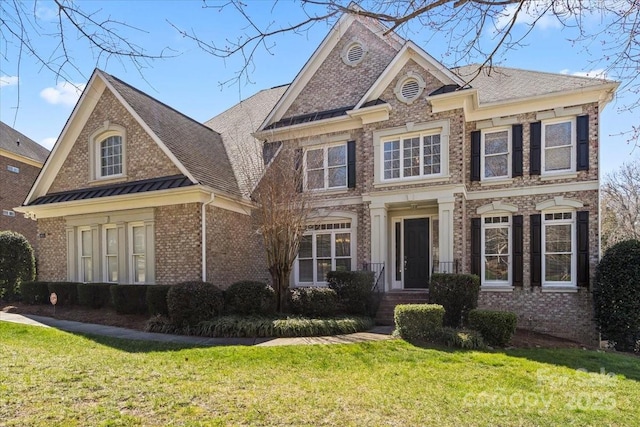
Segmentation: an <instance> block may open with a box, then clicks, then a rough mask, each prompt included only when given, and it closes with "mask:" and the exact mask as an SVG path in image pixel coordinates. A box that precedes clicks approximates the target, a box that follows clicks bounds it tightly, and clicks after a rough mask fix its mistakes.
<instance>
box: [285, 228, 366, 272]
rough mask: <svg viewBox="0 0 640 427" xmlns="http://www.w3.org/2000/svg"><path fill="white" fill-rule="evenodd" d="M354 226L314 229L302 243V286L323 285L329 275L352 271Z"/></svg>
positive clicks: (308, 231) (306, 234) (299, 270)
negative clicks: (352, 234)
mask: <svg viewBox="0 0 640 427" xmlns="http://www.w3.org/2000/svg"><path fill="white" fill-rule="evenodd" d="M352 252H353V251H352V249H351V223H349V222H345V223H335V224H321V225H315V226H310V227H308V228H307V232H306V233H305V234H304V236H303V237H302V239H301V241H300V249H299V251H298V269H297V271H298V277H297V280H296V281H297V282H298V283H300V284H306V285H310V284H323V283H326V281H327V278H326V276H327V273H328V272H329V271H351V269H352V266H353V262H352Z"/></svg>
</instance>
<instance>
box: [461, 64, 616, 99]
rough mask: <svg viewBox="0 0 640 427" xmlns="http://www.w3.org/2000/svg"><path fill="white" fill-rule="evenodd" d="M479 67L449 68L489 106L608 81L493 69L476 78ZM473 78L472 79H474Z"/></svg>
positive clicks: (503, 68)
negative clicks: (467, 82)
mask: <svg viewBox="0 0 640 427" xmlns="http://www.w3.org/2000/svg"><path fill="white" fill-rule="evenodd" d="M479 67H480V64H470V65H465V66H462V67H457V68H453V69H452V70H451V71H453V72H454V73H455V74H456V75H458V76H459V77H460V78H461V79H463V80H465V81H469V80H471V79H473V80H471V82H470V85H471V87H472V88H474V89H477V91H478V98H479V103H480V104H490V103H498V102H505V101H510V100H518V99H523V98H531V97H535V96H542V95H552V94H554V93H561V92H567V91H575V90H580V89H586V88H595V87H597V86H601V85H602V84H606V83H614V82H613V81H611V80H605V79H599V78H593V77H580V76H572V75H568V74H557V73H549V72H542V71H532V70H522V69H518V68H508V67H499V66H493V67H491V69H488V68H484V69H483V70H482V71H481V72H480V74H478V76H477V77H475V75H476V74H477V70H478V68H479ZM474 77H475V78H474Z"/></svg>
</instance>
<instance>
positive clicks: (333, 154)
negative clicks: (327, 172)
mask: <svg viewBox="0 0 640 427" xmlns="http://www.w3.org/2000/svg"><path fill="white" fill-rule="evenodd" d="M327 156H328V161H329V166H341V165H346V164H347V146H346V145H340V146H338V147H329V148H328V149H327Z"/></svg>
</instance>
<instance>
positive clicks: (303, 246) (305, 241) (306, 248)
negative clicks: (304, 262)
mask: <svg viewBox="0 0 640 427" xmlns="http://www.w3.org/2000/svg"><path fill="white" fill-rule="evenodd" d="M312 244H313V236H302V239H300V250H299V251H298V256H299V257H300V258H311V257H312V256H313V247H312Z"/></svg>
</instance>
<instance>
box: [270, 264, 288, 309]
mask: <svg viewBox="0 0 640 427" xmlns="http://www.w3.org/2000/svg"><path fill="white" fill-rule="evenodd" d="M269 273H270V274H271V281H272V282H273V290H274V291H276V310H277V311H278V312H279V313H285V312H286V311H287V308H288V301H289V276H290V275H291V268H289V267H288V266H286V265H282V264H275V265H272V266H271V267H269Z"/></svg>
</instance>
